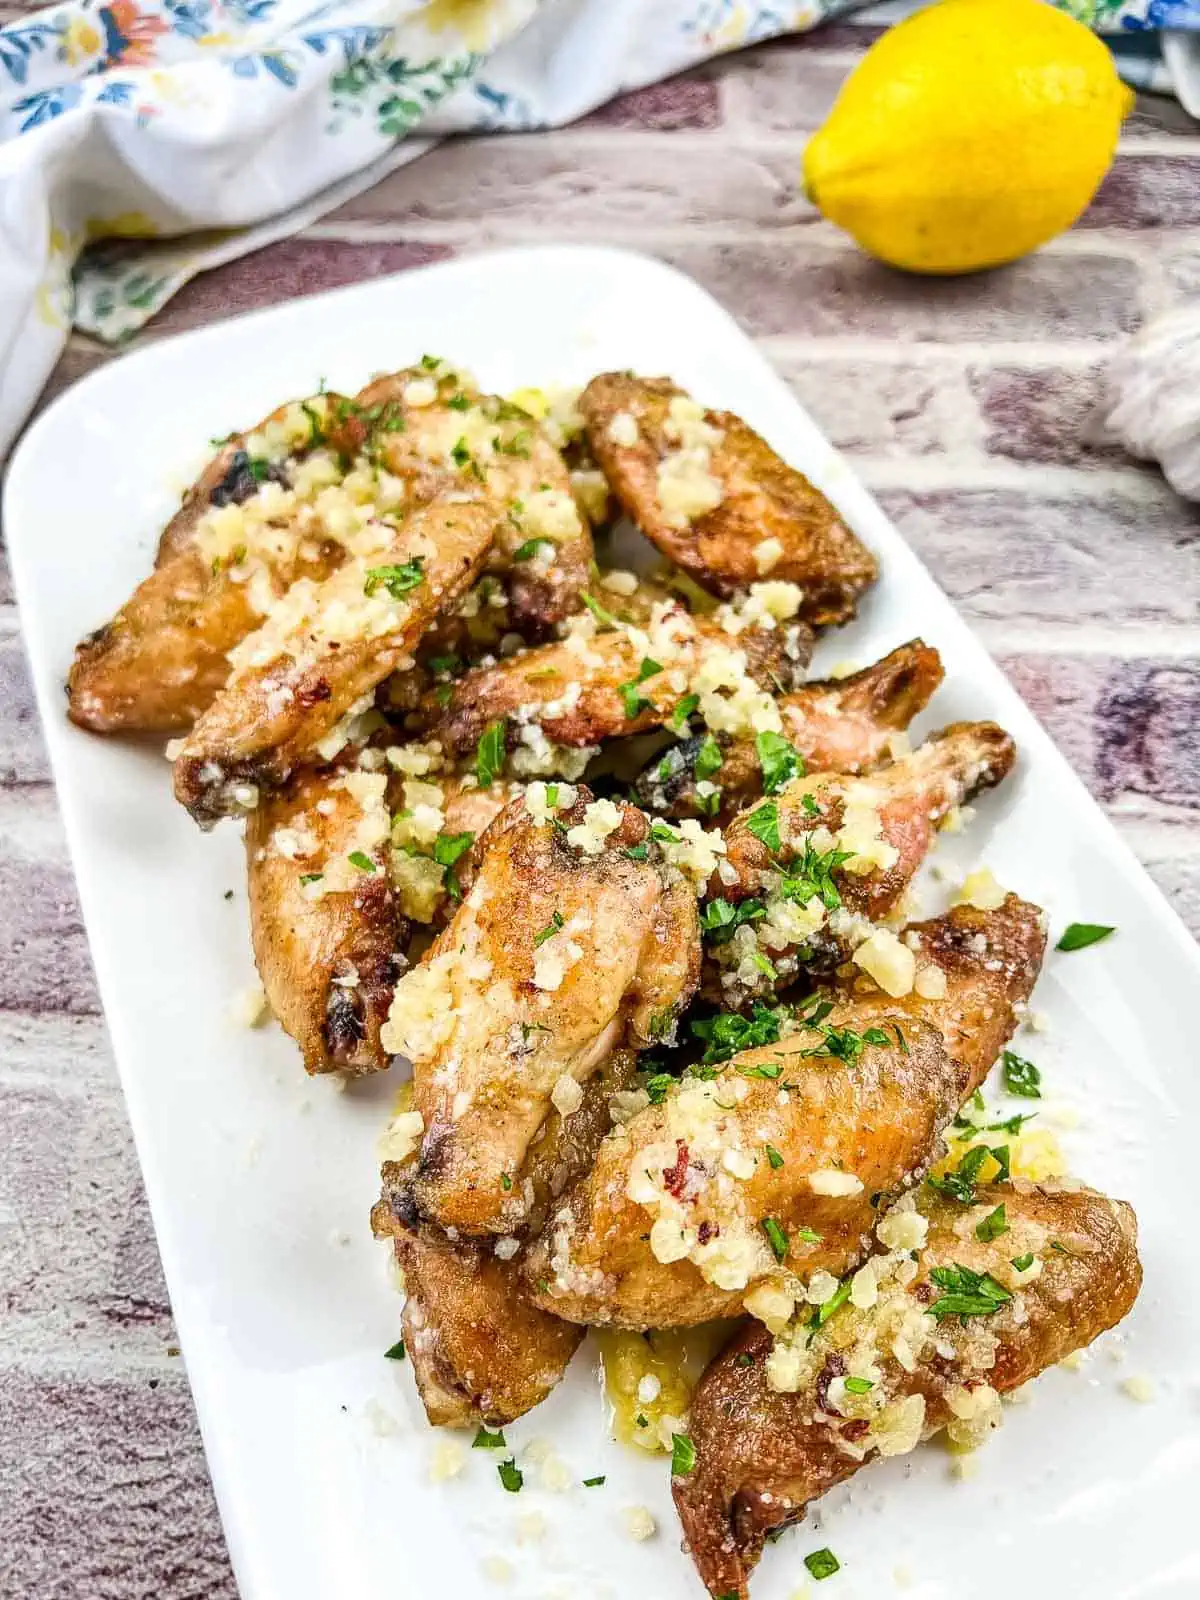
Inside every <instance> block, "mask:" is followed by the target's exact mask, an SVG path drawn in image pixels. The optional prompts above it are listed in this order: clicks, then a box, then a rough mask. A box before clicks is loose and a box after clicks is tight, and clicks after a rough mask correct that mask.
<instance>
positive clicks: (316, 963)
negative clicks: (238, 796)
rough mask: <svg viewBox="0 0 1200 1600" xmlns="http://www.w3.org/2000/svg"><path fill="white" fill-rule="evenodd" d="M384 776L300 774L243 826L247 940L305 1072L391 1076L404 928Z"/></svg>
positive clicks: (352, 768)
mask: <svg viewBox="0 0 1200 1600" xmlns="http://www.w3.org/2000/svg"><path fill="white" fill-rule="evenodd" d="M387 783H388V780H387V777H386V776H385V775H384V774H383V773H381V772H378V773H377V772H370V771H360V770H359V768H358V766H357V765H356V763H355V762H354V761H353V760H351V761H349V762H346V763H345V764H343V765H342V766H339V767H335V768H320V769H316V770H312V771H308V772H300V773H297V774H296V775H295V777H293V778H292V779H290V780H289V782H288V783H287V784H285V786H284V787H283V788H282V789H281V790H279V792H278V793H276V794H272V795H268V796H266V797H265V798H264V800H263V802H262V804H261V805H259V806H258V807H257V808H256V809H255V810H254V811H252V812H251V813H250V815H249V817H248V818H247V821H246V862H247V881H248V887H249V898H250V933H251V938H252V941H253V945H254V959H255V961H256V963H257V965H258V971H259V976H260V977H261V978H262V981H263V987H264V988H265V989H266V992H267V998H268V1000H269V1001H270V1003H271V1010H272V1011H273V1012H274V1014H275V1016H276V1017H277V1018H278V1019H279V1021H280V1023H281V1024H282V1026H283V1028H284V1029H285V1031H286V1032H287V1033H289V1034H291V1036H292V1038H293V1039H295V1041H296V1043H297V1044H298V1045H299V1046H300V1050H301V1053H302V1054H303V1057H304V1066H305V1070H306V1071H308V1072H346V1073H365V1072H379V1071H382V1070H383V1068H385V1067H386V1066H387V1064H388V1054H387V1051H386V1050H384V1048H383V1046H382V1044H381V1043H380V1029H381V1028H382V1027H383V1024H384V1022H385V1021H386V1020H387V1014H388V1008H389V1006H390V1005H391V1001H392V991H393V988H394V986H395V980H396V976H397V973H398V972H399V971H400V970H402V969H403V966H404V959H403V954H402V952H403V949H404V945H405V942H406V934H407V923H406V920H405V918H404V916H403V915H402V913H401V908H400V899H399V896H398V895H397V893H396V890H395V889H394V888H393V886H392V883H391V879H390V877H389V873H388V857H389V854H390V845H389V833H390V827H391V817H390V814H389V811H388V805H387Z"/></svg>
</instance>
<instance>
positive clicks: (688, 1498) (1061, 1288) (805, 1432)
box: [672, 1184, 1142, 1600]
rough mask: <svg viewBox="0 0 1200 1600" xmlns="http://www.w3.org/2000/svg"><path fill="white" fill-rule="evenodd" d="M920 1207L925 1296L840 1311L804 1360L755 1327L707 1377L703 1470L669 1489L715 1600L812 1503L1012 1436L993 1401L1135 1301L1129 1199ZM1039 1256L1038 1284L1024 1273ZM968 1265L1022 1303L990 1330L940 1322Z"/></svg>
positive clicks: (902, 1291)
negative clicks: (941, 1440) (961, 1448)
mask: <svg viewBox="0 0 1200 1600" xmlns="http://www.w3.org/2000/svg"><path fill="white" fill-rule="evenodd" d="M1000 1204H1003V1205H1004V1207H1005V1212H1006V1215H1007V1222H1008V1232H1006V1233H1004V1234H1003V1235H1001V1236H1000V1237H999V1238H996V1239H993V1240H991V1241H988V1242H981V1241H980V1240H979V1239H978V1237H977V1236H976V1233H975V1227H976V1225H977V1224H978V1222H979V1221H980V1220H981V1219H982V1218H984V1217H985V1216H987V1215H988V1214H989V1213H990V1212H991V1211H993V1210H994V1208H995V1207H996V1206H998V1205H1000ZM917 1205H918V1207H919V1212H920V1214H921V1215H922V1216H923V1217H924V1218H925V1219H926V1220H927V1222H928V1235H927V1238H926V1240H925V1243H924V1244H923V1246H921V1247H920V1250H919V1254H917V1259H916V1261H915V1263H912V1262H910V1263H909V1267H908V1268H907V1269H905V1270H906V1273H907V1271H909V1270H911V1269H912V1268H913V1267H915V1273H914V1275H913V1276H912V1278H911V1281H909V1282H908V1283H907V1284H904V1283H901V1282H899V1281H897V1280H896V1279H895V1278H890V1279H885V1280H884V1281H883V1283H882V1284H881V1286H880V1291H879V1298H878V1300H877V1301H876V1303H875V1305H874V1306H872V1307H871V1308H870V1309H866V1310H860V1309H858V1308H857V1307H855V1306H854V1305H853V1304H849V1305H846V1306H843V1307H842V1309H841V1310H839V1311H836V1312H835V1313H834V1314H833V1315H832V1316H831V1317H830V1318H829V1320H828V1321H827V1322H826V1324H825V1325H824V1327H822V1328H821V1329H820V1330H819V1331H818V1332H816V1334H815V1335H814V1336H813V1338H812V1340H811V1343H807V1341H808V1332H807V1331H803V1330H802V1331H801V1332H800V1334H799V1335H798V1336H797V1340H796V1343H797V1345H798V1352H797V1356H796V1358H795V1359H794V1360H789V1359H788V1357H787V1354H786V1352H785V1354H784V1355H783V1356H782V1357H779V1356H772V1344H773V1340H772V1336H771V1334H770V1333H769V1332H768V1331H767V1329H766V1328H764V1327H763V1326H762V1325H761V1324H749V1325H747V1327H746V1328H745V1330H744V1331H743V1332H742V1333H741V1334H739V1335H738V1336H737V1337H736V1338H735V1340H734V1341H733V1343H732V1344H731V1345H729V1347H728V1348H727V1349H726V1350H725V1351H724V1352H723V1353H722V1354H721V1355H720V1356H719V1357H718V1358H717V1360H716V1361H715V1362H714V1363H713V1364H712V1366H711V1367H710V1368H709V1369H708V1371H707V1372H706V1373H705V1375H704V1377H703V1378H702V1380H701V1382H700V1385H699V1388H698V1389H697V1390H696V1393H695V1395H694V1397H693V1400H692V1408H691V1413H690V1421H689V1425H688V1433H689V1435H690V1437H691V1439H692V1441H693V1443H694V1445H695V1447H696V1465H695V1467H694V1469H693V1470H692V1471H691V1472H690V1473H688V1474H687V1475H686V1476H678V1477H676V1478H675V1479H674V1480H673V1483H672V1489H673V1492H674V1496H675V1504H676V1507H677V1508H678V1511H679V1515H680V1519H681V1521H682V1523H683V1531H684V1537H685V1539H686V1541H687V1546H688V1548H689V1550H690V1552H691V1555H692V1559H693V1560H694V1561H695V1563H696V1567H697V1570H698V1571H699V1574H700V1577H701V1580H702V1581H703V1583H704V1584H705V1586H706V1588H707V1589H708V1590H709V1592H710V1594H712V1595H714V1596H718V1597H725V1596H730V1597H735V1600H745V1597H746V1595H747V1581H748V1578H749V1574H750V1572H751V1571H752V1570H753V1568H754V1567H755V1565H756V1564H757V1562H758V1559H759V1556H760V1555H761V1553H762V1549H763V1545H764V1543H765V1541H766V1539H767V1537H768V1536H769V1535H770V1534H772V1533H774V1532H775V1531H777V1530H778V1529H780V1528H783V1527H785V1526H786V1525H787V1524H788V1523H791V1522H795V1521H798V1520H799V1519H800V1518H801V1517H803V1516H804V1513H805V1511H806V1509H807V1507H808V1506H809V1505H810V1504H811V1503H812V1501H813V1500H815V1499H817V1498H818V1497H819V1496H820V1495H823V1494H825V1493H826V1492H827V1491H828V1490H829V1489H831V1488H833V1487H834V1486H835V1485H836V1484H839V1483H842V1482H844V1481H845V1480H846V1479H847V1478H849V1477H851V1476H852V1475H853V1474H854V1473H856V1472H857V1471H858V1470H859V1468H860V1467H861V1466H864V1465H865V1464H866V1463H868V1462H870V1461H872V1460H874V1459H875V1458H876V1457H877V1456H879V1455H882V1454H899V1453H903V1452H904V1451H906V1450H908V1449H911V1448H912V1447H913V1446H914V1445H915V1444H916V1442H917V1440H918V1438H920V1437H926V1438H927V1437H928V1436H929V1435H930V1434H932V1433H936V1432H937V1431H939V1430H940V1429H942V1428H944V1427H947V1426H949V1427H950V1429H951V1431H952V1433H954V1432H955V1431H956V1430H958V1429H962V1428H964V1427H968V1428H969V1427H972V1426H973V1427H975V1428H976V1429H982V1428H983V1427H985V1426H987V1425H988V1423H990V1422H995V1421H998V1420H999V1417H998V1414H997V1413H998V1402H997V1401H996V1399H995V1398H994V1396H995V1395H1000V1394H1006V1393H1008V1392H1010V1391H1011V1390H1013V1389H1017V1388H1019V1387H1020V1386H1021V1384H1023V1383H1026V1382H1028V1380H1029V1379H1030V1378H1034V1377H1036V1376H1037V1375H1038V1373H1040V1372H1043V1371H1045V1369H1046V1368H1047V1367H1050V1366H1053V1365H1054V1364H1055V1363H1056V1362H1059V1361H1061V1360H1063V1358H1064V1357H1065V1356H1067V1355H1069V1354H1070V1353H1071V1352H1072V1351H1073V1350H1079V1349H1082V1348H1083V1347H1084V1346H1085V1345H1088V1344H1090V1343H1091V1342H1092V1340H1093V1339H1095V1338H1097V1337H1098V1336H1099V1335H1100V1334H1101V1333H1103V1332H1104V1331H1105V1330H1106V1329H1108V1328H1111V1327H1113V1326H1114V1325H1115V1324H1116V1323H1118V1322H1119V1321H1120V1320H1121V1318H1122V1317H1124V1316H1125V1315H1126V1314H1127V1313H1128V1311H1129V1309H1130V1308H1131V1306H1132V1305H1133V1302H1134V1299H1135V1298H1136V1296H1137V1292H1138V1289H1139V1287H1140V1284H1141V1276H1142V1273H1141V1265H1140V1263H1139V1261H1138V1256H1137V1223H1136V1219H1135V1217H1134V1214H1133V1211H1132V1210H1131V1209H1130V1207H1129V1206H1128V1205H1126V1204H1125V1203H1124V1202H1123V1201H1120V1200H1109V1199H1106V1198H1105V1197H1104V1196H1103V1195H1100V1194H1096V1193H1094V1192H1093V1191H1092V1190H1088V1189H1081V1190H1071V1191H1068V1190H1060V1189H1054V1188H1032V1187H1029V1186H1026V1185H1021V1184H997V1185H993V1186H989V1187H987V1188H982V1189H980V1190H979V1192H978V1195H977V1204H976V1205H974V1206H970V1207H964V1206H961V1205H958V1204H957V1203H955V1202H954V1201H951V1200H944V1199H941V1198H939V1197H938V1196H937V1195H936V1194H934V1193H933V1192H932V1191H930V1190H929V1189H927V1188H924V1189H922V1190H921V1191H920V1194H919V1196H918V1198H917ZM1052 1242H1056V1243H1058V1244H1059V1245H1061V1246H1062V1247H1063V1248H1062V1249H1057V1250H1056V1249H1052V1248H1050V1246H1051V1243H1052ZM1030 1252H1031V1253H1033V1254H1034V1257H1035V1260H1036V1262H1038V1263H1039V1264H1040V1265H1039V1268H1038V1273H1037V1276H1033V1275H1032V1273H1033V1269H1032V1268H1031V1269H1030V1270H1029V1271H1028V1272H1026V1273H1021V1272H1017V1271H1016V1270H1015V1269H1014V1268H1013V1265H1012V1258H1013V1257H1014V1256H1016V1257H1017V1258H1018V1259H1023V1257H1024V1255H1025V1254H1026V1253H1030ZM907 1259H908V1257H907V1254H905V1255H904V1256H903V1257H902V1260H907ZM959 1267H966V1268H968V1269H969V1270H970V1271H972V1272H975V1273H980V1274H983V1273H987V1274H990V1275H991V1277H992V1279H993V1281H994V1282H995V1283H996V1284H997V1285H998V1286H999V1287H1000V1290H1001V1291H1002V1292H1003V1293H1005V1294H1007V1295H1008V1296H1010V1298H1005V1299H1003V1300H1002V1302H1001V1303H1000V1304H999V1307H998V1309H996V1310H994V1311H992V1312H990V1313H989V1314H981V1315H972V1316H965V1317H960V1316H943V1317H941V1318H940V1319H938V1318H936V1317H935V1316H934V1315H932V1314H930V1307H931V1306H936V1304H937V1302H938V1301H939V1299H941V1298H942V1296H943V1295H944V1294H945V1293H946V1292H947V1291H946V1290H945V1289H944V1287H943V1286H941V1285H939V1284H938V1283H937V1282H936V1281H935V1280H934V1279H933V1278H932V1276H931V1274H932V1273H933V1271H934V1270H935V1269H936V1270H939V1271H942V1272H945V1271H946V1270H947V1269H948V1270H949V1271H950V1272H951V1273H953V1272H954V1270H955V1269H956V1268H959ZM906 1319H907V1320H906ZM935 1336H936V1341H937V1343H936V1346H935V1344H934V1342H933V1340H934V1337H935ZM788 1342H790V1341H787V1340H786V1339H785V1343H788ZM948 1349H952V1351H953V1353H952V1354H950V1355H948V1354H947V1353H946V1351H947V1350H948ZM897 1350H899V1352H900V1354H901V1355H903V1356H904V1361H903V1363H902V1362H901V1360H900V1359H899V1356H898V1354H897ZM868 1365H869V1367H870V1372H871V1376H870V1379H869V1381H870V1383H871V1387H870V1389H869V1390H868V1391H867V1392H866V1393H864V1394H861V1395H855V1394H853V1393H849V1392H847V1391H846V1390H845V1387H844V1382H843V1379H844V1376H845V1375H846V1374H847V1373H851V1374H853V1373H855V1372H858V1371H859V1370H860V1369H864V1370H865V1369H866V1368H867V1367H868ZM772 1379H774V1382H772ZM780 1381H783V1382H784V1383H786V1384H787V1386H788V1389H787V1391H786V1392H781V1391H780V1389H779V1388H778V1387H776V1385H777V1384H778V1383H779V1382H780ZM793 1385H795V1387H794V1389H793V1387H792V1386H793ZM993 1392H994V1393H993ZM972 1412H974V1414H975V1415H976V1416H977V1417H978V1418H980V1421H979V1422H978V1423H976V1424H971V1423H969V1421H968V1420H967V1419H968V1418H969V1417H970V1416H971V1414H972ZM968 1437H969V1436H968Z"/></svg>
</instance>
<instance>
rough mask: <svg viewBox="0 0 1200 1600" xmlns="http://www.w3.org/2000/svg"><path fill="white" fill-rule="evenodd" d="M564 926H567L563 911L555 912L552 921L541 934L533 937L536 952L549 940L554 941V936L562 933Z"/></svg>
mask: <svg viewBox="0 0 1200 1600" xmlns="http://www.w3.org/2000/svg"><path fill="white" fill-rule="evenodd" d="M564 926H565V924H564V922H563V915H562V912H561V911H556V912H554V914H553V915H552V916H551V918H550V921H549V922H548V923H547V924H546V926H545V927H544V928H543V929H542V930H541V932H540V933H535V934H534V936H533V948H534V949H535V950H536V949H537V948H538V947H539V946H540V945H543V944H545V942H546V940H547V939H553V937H554V935H555V934H556V933H561V932H562V930H563V927H564Z"/></svg>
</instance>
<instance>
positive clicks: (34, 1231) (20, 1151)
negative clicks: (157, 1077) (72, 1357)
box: [0, 1079, 173, 1344]
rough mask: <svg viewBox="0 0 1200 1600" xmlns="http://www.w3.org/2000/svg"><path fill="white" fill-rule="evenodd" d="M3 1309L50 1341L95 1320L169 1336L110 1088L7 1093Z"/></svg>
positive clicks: (127, 1142)
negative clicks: (12, 1223)
mask: <svg viewBox="0 0 1200 1600" xmlns="http://www.w3.org/2000/svg"><path fill="white" fill-rule="evenodd" d="M0 1142H2V1146H3V1149H4V1166H3V1171H2V1173H0V1196H2V1197H3V1215H4V1216H6V1217H12V1218H17V1219H19V1223H18V1225H17V1226H16V1227H15V1228H13V1229H11V1233H12V1235H13V1236H12V1237H11V1238H10V1239H9V1240H8V1241H7V1243H6V1247H5V1248H4V1249H3V1251H0V1303H2V1304H3V1306H4V1310H5V1312H6V1313H7V1314H9V1315H14V1314H15V1315H17V1316H20V1317H21V1318H22V1319H23V1321H24V1322H25V1324H26V1327H27V1328H28V1327H29V1326H31V1325H36V1326H39V1327H40V1328H41V1330H42V1336H43V1338H44V1339H46V1340H47V1341H48V1342H49V1341H51V1340H53V1339H55V1338H57V1339H59V1340H61V1341H63V1342H68V1341H69V1340H70V1338H71V1334H72V1329H73V1328H76V1327H77V1326H79V1325H81V1324H82V1323H85V1322H86V1323H91V1324H93V1325H94V1326H95V1327H97V1328H98V1329H99V1330H101V1331H102V1332H107V1333H108V1334H109V1335H110V1336H112V1335H114V1334H116V1333H117V1332H118V1331H119V1330H122V1329H126V1328H132V1327H135V1326H137V1327H142V1328H144V1329H149V1330H153V1331H154V1332H155V1333H156V1335H157V1339H158V1341H160V1342H161V1343H164V1344H165V1343H167V1342H169V1341H170V1339H171V1338H172V1337H173V1333H172V1323H171V1311H170V1305H169V1303H168V1299H167V1290H166V1285H165V1284H164V1283H163V1278H162V1270H161V1268H160V1266H159V1261H158V1250H157V1247H156V1245H155V1242H154V1231H153V1228H152V1226H151V1223H150V1214H149V1210H148V1208H147V1205H146V1199H145V1195H144V1193H143V1190H142V1183H141V1178H140V1176H139V1174H138V1168H137V1161H136V1158H135V1156H134V1152H133V1144H132V1140H131V1139H130V1136H129V1129H128V1125H127V1122H126V1116H125V1109H124V1105H123V1102H122V1101H121V1097H120V1093H119V1091H118V1089H117V1087H116V1084H115V1083H110V1082H109V1081H107V1079H103V1080H99V1081H97V1080H95V1079H93V1080H90V1081H87V1082H85V1083H79V1084H71V1083H70V1082H69V1080H66V1079H64V1082H63V1084H62V1086H61V1087H49V1086H37V1087H32V1086H31V1087H28V1088H25V1087H13V1086H11V1085H6V1086H5V1087H3V1088H2V1089H0Z"/></svg>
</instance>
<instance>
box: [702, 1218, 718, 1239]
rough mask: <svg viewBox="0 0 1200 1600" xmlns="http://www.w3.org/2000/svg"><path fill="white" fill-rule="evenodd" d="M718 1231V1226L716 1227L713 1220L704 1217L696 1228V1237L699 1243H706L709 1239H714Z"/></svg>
mask: <svg viewBox="0 0 1200 1600" xmlns="http://www.w3.org/2000/svg"><path fill="white" fill-rule="evenodd" d="M720 1231H721V1230H720V1228H718V1227H717V1225H716V1223H715V1222H710V1221H709V1220H708V1218H707V1217H705V1219H704V1221H703V1222H702V1223H701V1224H700V1227H699V1228H698V1229H697V1238H698V1239H699V1240H700V1243H701V1244H707V1243H708V1241H709V1240H710V1239H715V1238H716V1237H717V1235H718V1234H719V1233H720Z"/></svg>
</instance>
